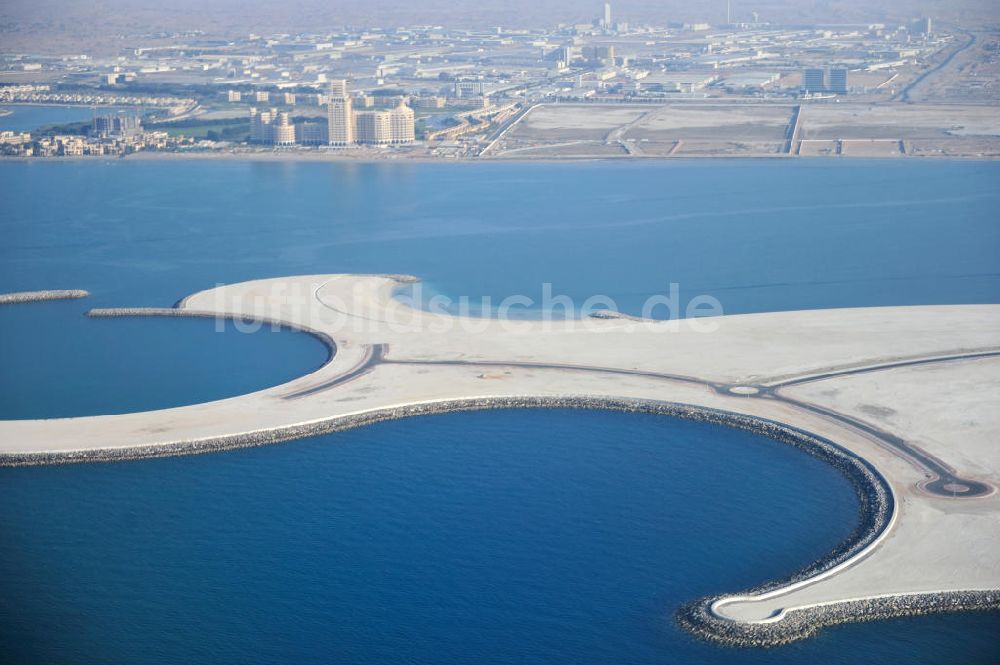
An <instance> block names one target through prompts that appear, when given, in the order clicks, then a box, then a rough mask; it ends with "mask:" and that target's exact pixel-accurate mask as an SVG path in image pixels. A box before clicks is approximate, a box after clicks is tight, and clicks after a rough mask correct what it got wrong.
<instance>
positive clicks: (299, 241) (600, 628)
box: [0, 160, 1000, 663]
mask: <svg viewBox="0 0 1000 665" xmlns="http://www.w3.org/2000/svg"><path fill="white" fill-rule="evenodd" d="M998 181H1000V165H996V164H992V163H984V162H972V161H969V162H919V161H917V160H907V161H902V162H877V161H872V162H865V161H846V160H845V161H842V162H835V161H832V160H830V161H808V160H796V161H795V162H788V161H781V162H778V161H774V162H770V161H706V162H698V163H691V162H684V163H661V164H615V163H603V162H598V163H580V164H509V163H507V164H504V163H500V164H498V163H489V164H455V165H447V164H360V163H357V164H355V163H351V164H320V163H291V162H288V163H256V162H235V161H233V162H228V161H197V160H184V161H181V160H177V161H166V160H163V161H156V160H150V161H131V160H125V161H114V162H99V161H88V162H6V163H0V200H2V201H3V203H2V204H0V206H2V216H0V233H2V237H3V239H4V242H3V243H0V291H3V292H7V291H19V290H35V289H50V288H81V289H87V290H89V291H91V292H92V294H93V295H92V296H91V297H90V298H87V299H85V300H80V301H69V302H59V303H57V302H53V303H37V304H31V305H12V306H7V307H4V308H2V309H0V317H2V319H0V323H2V327H0V331H2V332H0V335H2V340H0V341H2V348H3V356H2V360H3V370H2V372H3V375H2V384H3V385H2V392H0V417H3V418H27V417H56V416H65V415H84V414H97V413H116V412H123V411H129V410H142V409H149V408H157V407H166V406H174V405H178V404H184V403H192V402H198V401H204V400H206V399H217V398H220V397H224V396H228V395H235V394H240V393H243V392H247V391H249V390H255V389H258V388H261V387H264V386H267V385H274V384H277V383H280V382H282V381H285V380H287V379H288V378H290V377H291V376H295V375H298V374H301V373H304V372H307V371H310V370H311V369H312V368H314V367H315V366H317V365H318V364H319V363H321V362H323V360H324V359H325V357H326V350H325V348H324V347H322V345H320V344H319V343H318V342H316V341H315V340H313V339H312V338H310V337H308V336H306V335H303V334H301V333H293V332H289V331H283V332H280V333H277V334H271V333H270V332H268V329H265V330H263V331H261V332H259V333H256V334H254V335H241V334H239V333H236V332H235V331H232V330H230V331H228V332H226V333H225V334H216V333H215V332H214V325H215V324H214V322H211V321H198V320H183V319H149V320H125V319H115V320H93V319H87V318H85V317H84V316H83V312H84V311H85V310H86V309H88V308H90V307H105V306H108V307H116V306H130V305H136V306H169V305H172V304H173V303H174V302H175V301H176V300H178V299H179V298H181V297H183V296H185V295H188V294H189V293H192V292H194V291H198V290H201V289H204V288H208V287H211V286H214V285H216V284H219V283H230V282H236V281H242V280H247V279H257V278H262V277H272V276H279V275H287V274H302V273H328V272H391V273H410V274H414V275H417V276H419V277H421V278H423V279H424V280H425V284H426V285H427V288H428V289H429V290H431V291H433V292H435V293H443V294H448V295H450V296H453V297H456V298H457V297H458V296H462V295H466V296H469V297H470V298H472V299H473V300H477V299H480V298H482V297H485V296H489V297H490V298H491V299H492V300H493V302H497V301H499V300H501V299H502V298H504V297H506V296H509V295H515V294H524V295H527V296H529V297H532V298H536V299H538V298H540V296H541V290H542V285H543V284H545V283H549V284H551V285H552V290H553V292H554V293H557V294H565V295H567V296H569V297H571V298H573V299H574V301H576V302H582V301H583V300H584V299H585V298H587V297H589V296H592V295H595V294H601V295H605V296H608V297H609V298H611V299H613V300H614V302H615V303H616V304H617V306H618V308H619V309H620V310H622V311H624V312H627V313H639V312H640V311H641V308H642V303H643V302H644V301H645V299H646V298H648V297H649V296H650V295H654V294H660V293H665V292H666V291H667V289H668V286H669V284H670V283H672V282H673V283H677V284H678V285H679V289H680V293H681V299H682V301H684V300H687V299H689V298H691V297H694V296H695V295H701V294H706V295H711V296H713V297H715V298H717V299H718V300H719V302H720V303H721V304H722V306H723V310H724V311H725V313H727V314H735V313H747V312H763V311H775V310H793V309H810V308H828V307H862V306H881V305H913V304H945V303H979V302H998V301H1000V274H998V272H1000V271H998V270H997V266H998V265H1000V224H998V214H997V210H1000V188H998V187H996V184H997V182H998ZM74 359H75V360H74ZM67 362H70V365H69V367H68V374H67V376H68V378H66V380H62V381H60V378H61V376H62V375H61V374H60V372H61V368H65V367H66V365H65V363H67ZM0 505H2V506H3V510H2V511H0V520H2V521H3V524H2V533H4V534H5V535H4V538H3V539H2V542H0V575H2V577H3V579H4V580H6V581H5V582H4V583H3V587H4V588H3V589H2V590H0V650H2V651H3V652H4V653H8V654H14V655H15V656H18V658H17V660H18V661H21V660H25V659H28V660H31V659H32V658H31V657H32V656H37V657H35V658H34V659H35V660H43V661H46V662H79V661H80V660H81V659H87V658H93V659H97V660H102V661H106V662H136V661H137V660H141V661H142V662H176V661H178V660H186V661H189V662H247V661H254V660H263V661H268V662H276V661H280V660H285V661H288V662H292V661H297V662H302V661H307V662H316V661H320V662H323V661H327V662H344V663H353V662H358V663H380V662H415V663H416V662H419V663H424V662H427V663H431V662H498V663H499V662H518V663H526V662H574V663H577V662H594V663H606V662H629V663H632V662H651V663H652V662H685V663H686V662H699V663H715V662H718V663H727V662H790V663H791V662H803V661H807V660H813V661H817V662H830V663H853V662H858V663H860V662H900V661H907V662H940V661H941V660H944V659H945V658H947V659H951V660H955V661H956V662H991V659H992V657H993V656H994V655H995V654H996V653H997V651H998V650H1000V641H998V640H997V638H996V637H994V636H995V635H996V634H998V633H1000V631H998V630H997V628H1000V620H998V617H997V616H996V615H995V614H984V615H968V616H938V617H925V618H920V619H901V620H895V621H889V622H882V623H875V624H864V625H855V626H841V627H836V628H828V629H826V630H824V631H823V632H822V633H821V634H820V635H819V636H818V637H817V638H815V639H813V640H809V641H807V642H803V643H800V644H796V645H792V646H789V647H783V648H780V649H775V650H768V651H756V650H751V651H743V650H732V649H726V648H720V647H715V646H711V645H706V644H702V643H700V642H697V641H695V640H693V639H691V638H690V637H689V636H687V635H686V634H684V633H681V632H680V631H678V630H677V629H675V628H674V627H673V624H672V620H671V615H672V613H673V611H674V610H675V609H676V607H677V605H679V604H680V603H682V602H685V601H687V600H691V599H693V598H695V597H698V596H701V595H704V594H708V593H713V592H717V591H734V590H738V589H742V588H746V587H748V586H752V585H753V584H756V583H758V582H761V581H764V580H767V579H771V578H775V577H783V576H785V575H787V574H789V573H791V572H793V571H794V570H795V569H797V568H799V567H801V566H804V565H806V564H807V563H809V562H810V561H812V560H813V559H815V558H817V557H818V556H820V555H821V554H823V553H824V552H825V551H827V550H828V549H829V548H830V547H832V546H833V545H834V544H835V543H836V542H838V541H839V539H841V538H843V537H844V536H846V534H847V533H848V532H849V531H850V530H851V528H853V524H854V521H855V519H856V518H855V510H856V505H855V502H854V499H853V496H852V495H851V492H850V489H849V487H848V486H847V484H846V483H845V482H844V481H843V480H842V479H841V478H840V477H839V476H838V475H837V474H836V472H834V471H833V470H832V469H828V468H826V467H824V466H822V465H820V464H819V463H818V462H816V461H815V460H812V459H811V458H809V457H808V456H806V455H803V454H802V453H800V452H797V451H795V450H792V449H790V448H785V447H783V446H781V445H779V444H776V443H773V442H770V441H768V440H766V439H760V438H759V437H755V436H752V435H750V434H747V433H743V432H736V431H731V430H727V429H724V428H718V427H711V426H705V425H699V424H695V423H684V422H679V421H673V420H669V419H662V418H659V419H658V418H656V417H654V416H639V415H626V414H614V413H604V412H563V411H537V412H535V411H526V412H508V411H503V412H488V413H476V414H451V415H447V416H434V417H428V418H424V419H416V420H408V421H399V422H394V423H382V424H379V425H377V426H373V427H370V428H366V429H363V430H356V431H353V432H348V433H340V434H337V435H331V436H327V437H320V438H317V439H313V440H305V441H299V442H292V443H288V444H284V445H281V446H274V447H269V448H262V449H253V450H241V451H232V452H228V453H221V454H213V455H205V456H198V457H191V458H177V459H166V460H150V461H144V462H129V463H122V464H107V465H79V466H70V467H45V468H33V469H4V470H0ZM751 506H754V507H757V508H756V509H754V510H750V507H751Z"/></svg>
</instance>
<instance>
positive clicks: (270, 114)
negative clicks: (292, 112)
mask: <svg viewBox="0 0 1000 665" xmlns="http://www.w3.org/2000/svg"><path fill="white" fill-rule="evenodd" d="M250 142H251V143H263V144H266V145H282V146H287V145H295V126H294V125H293V124H292V121H291V118H290V117H289V116H288V114H287V113H278V110H277V109H271V110H270V111H263V112H258V111H257V109H256V108H251V109H250Z"/></svg>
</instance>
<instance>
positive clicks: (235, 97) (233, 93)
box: [226, 90, 243, 102]
mask: <svg viewBox="0 0 1000 665" xmlns="http://www.w3.org/2000/svg"><path fill="white" fill-rule="evenodd" d="M242 98H243V95H242V94H241V93H240V91H239V90H230V91H229V92H227V93H226V99H228V100H229V101H231V102H238V101H240V100H241V99H242Z"/></svg>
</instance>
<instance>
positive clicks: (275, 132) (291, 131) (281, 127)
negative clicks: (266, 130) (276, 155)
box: [270, 113, 295, 145]
mask: <svg viewBox="0 0 1000 665" xmlns="http://www.w3.org/2000/svg"><path fill="white" fill-rule="evenodd" d="M270 138H271V141H270V143H271V144H272V145H295V125H293V124H292V120H291V118H289V116H288V114H287V113H279V114H278V116H277V117H276V118H274V120H272V121H271V136H270Z"/></svg>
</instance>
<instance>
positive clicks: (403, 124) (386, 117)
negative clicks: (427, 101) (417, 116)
mask: <svg viewBox="0 0 1000 665" xmlns="http://www.w3.org/2000/svg"><path fill="white" fill-rule="evenodd" d="M356 117H357V138H358V143H371V144H375V145H385V144H389V143H412V142H413V140H414V137H415V132H414V122H413V120H414V116H413V109H411V108H410V107H409V106H407V105H406V104H405V103H403V102H400V104H399V106H397V107H396V108H394V109H390V110H388V111H365V112H363V113H358V114H357V116H356Z"/></svg>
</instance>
